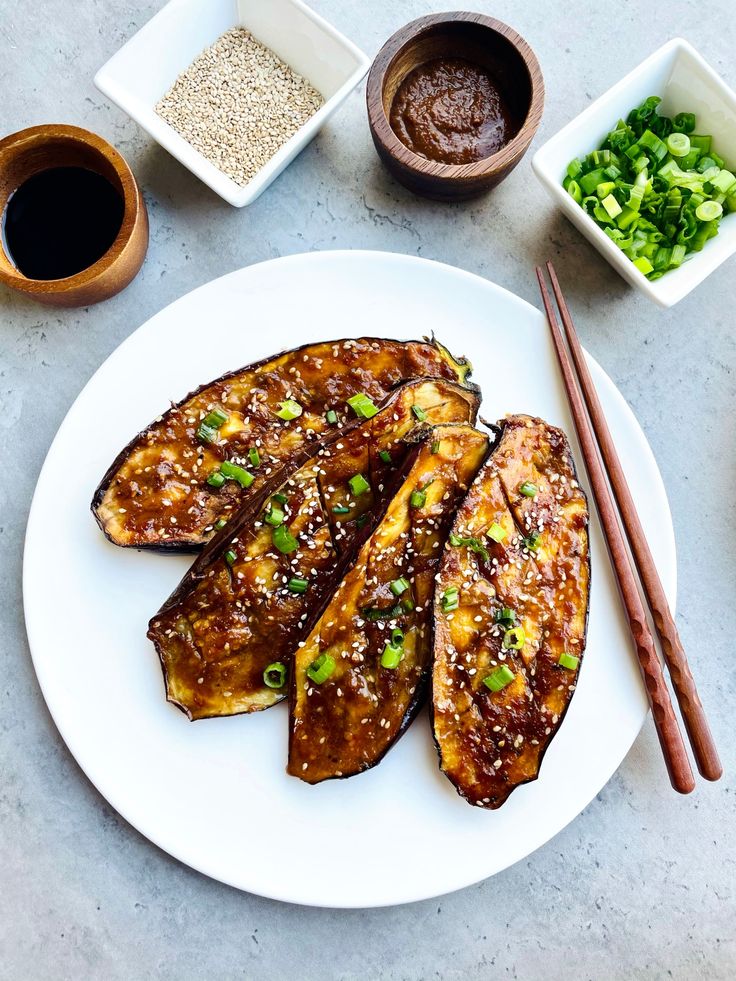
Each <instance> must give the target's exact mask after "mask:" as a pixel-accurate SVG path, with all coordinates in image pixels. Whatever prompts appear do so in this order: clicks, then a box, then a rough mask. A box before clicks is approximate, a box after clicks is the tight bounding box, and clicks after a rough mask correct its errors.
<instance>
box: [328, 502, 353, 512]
mask: <svg viewBox="0 0 736 981" xmlns="http://www.w3.org/2000/svg"><path fill="white" fill-rule="evenodd" d="M332 513H333V514H350V508H349V507H346V506H345V505H344V504H335V505H334V507H333V508H332Z"/></svg>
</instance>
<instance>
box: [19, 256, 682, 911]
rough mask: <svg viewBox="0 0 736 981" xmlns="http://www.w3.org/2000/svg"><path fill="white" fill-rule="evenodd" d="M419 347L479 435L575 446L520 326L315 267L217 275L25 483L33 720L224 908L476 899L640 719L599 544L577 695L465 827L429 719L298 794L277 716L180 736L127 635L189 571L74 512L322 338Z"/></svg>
mask: <svg viewBox="0 0 736 981" xmlns="http://www.w3.org/2000/svg"><path fill="white" fill-rule="evenodd" d="M432 331H434V332H435V333H436V335H437V337H438V338H439V339H440V340H442V341H443V342H444V343H445V344H447V345H449V347H450V348H451V349H452V350H453V351H454V352H455V353H456V354H466V355H467V356H468V357H469V358H470V359H471V361H472V362H473V364H474V366H475V371H474V376H473V377H474V378H475V380H476V381H477V382H479V383H480V385H481V386H482V388H483V394H484V401H483V407H482V410H481V411H482V415H483V417H484V418H486V419H490V420H494V419H497V418H499V417H501V416H502V415H504V414H505V413H507V412H529V413H533V414H537V415H540V416H542V417H543V418H545V419H547V420H548V421H549V422H551V423H554V424H555V425H558V426H562V428H563V429H564V430H565V431H566V432H567V433H568V434H569V435H570V436H571V437H572V432H573V427H572V423H571V419H570V417H569V413H568V409H567V405H566V402H565V396H564V391H563V388H562V385H561V381H560V377H559V373H558V370H557V367H556V364H555V361H554V357H553V351H552V347H551V343H550V340H549V338H548V331H547V328H546V325H545V322H544V320H543V317H542V315H541V313H540V312H539V311H538V310H536V309H534V308H533V307H531V306H530V305H529V304H528V303H525V302H524V301H523V300H520V299H519V298H518V297H516V296H513V295H512V294H511V293H508V292H506V291H505V290H503V289H501V288H500V287H498V286H495V285H493V283H489V282H487V281H486V280H484V279H481V278H479V277H478V276H474V275H471V274H469V273H465V272H461V271H460V270H458V269H453V268H451V267H449V266H445V265H440V264H439V263H435V262H428V261H426V260H424V259H415V258H410V257H407V256H399V255H392V254H385V253H378V252H327V253H325V252H322V253H311V254H308V255H295V256H290V257H288V258H283V259H276V260H273V261H271V262H265V263H262V264H261V265H257V266H251V267H249V268H247V269H241V270H240V271H239V272H234V273H232V274H231V275H229V276H224V277H223V278H222V279H218V280H215V281H214V282H212V283H209V284H208V285H206V286H203V287H201V288H200V289H197V290H195V291H194V292H193V293H189V294H188V295H187V296H184V297H182V298H181V299H180V300H177V301H176V302H175V303H172V304H171V306H169V307H167V308H166V309H165V310H162V311H161V313H159V314H157V315H156V316H155V317H153V318H152V319H151V320H149V321H148V323H146V324H144V325H143V326H142V327H140V328H139V329H138V330H137V331H136V332H135V333H134V334H132V335H131V336H130V337H129V338H128V339H127V340H126V341H125V342H124V343H123V344H121V346H120V347H119V348H118V349H117V350H116V351H115V352H114V353H113V354H112V355H111V356H110V357H109V358H108V360H107V361H106V362H105V363H104V364H103V365H102V367H101V368H100V369H99V371H98V372H97V373H96V375H95V376H94V377H93V378H92V380H91V381H90V382H89V384H88V385H87V386H86V388H85V389H84V391H83V392H82V393H81V395H80V396H79V398H78V399H77V401H76V402H75V403H74V405H73V406H72V408H71V409H70V410H69V413H68V415H67V417H66V419H65V420H64V422H63V424H62V426H61V428H60V429H59V432H58V434H57V436H56V439H55V440H54V443H53V445H52V447H51V449H50V450H49V454H48V457H47V459H46V463H45V465H44V467H43V470H42V472H41V476H40V477H39V481H38V486H37V488H36V493H35V497H34V500H33V506H32V509H31V515H30V519H29V523H28V532H27V536H26V547H25V563H24V574H23V587H24V596H25V613H26V623H27V628H28V636H29V640H30V645H31V650H32V652H33V661H34V664H35V668H36V672H37V674H38V678H39V681H40V683H41V687H42V689H43V694H44V697H45V698H46V702H47V704H48V706H49V709H50V710H51V713H52V715H53V717H54V721H55V722H56V725H57V726H58V728H59V731H60V732H61V735H62V736H63V738H64V740H65V741H66V743H67V745H68V746H69V749H70V750H71V752H72V753H73V754H74V756H75V757H76V759H77V761H78V762H79V764H80V766H81V767H82V769H83V770H84V771H85V773H86V774H87V776H88V777H89V778H90V780H91V781H92V782H93V783H94V784H95V786H96V787H97V788H98V789H99V790H100V792H101V793H102V794H103V795H104V796H105V797H106V798H107V800H108V801H109V802H110V803H111V804H112V806H113V807H115V808H116V809H117V810H118V811H119V812H120V814H122V815H123V817H124V818H126V819H127V820H128V821H129V822H130V823H131V824H132V825H134V826H135V827H136V828H138V830H139V831H141V832H142V833H143V834H144V835H146V837H148V838H149V839H150V840H151V841H153V842H155V843H156V844H157V845H159V846H160V847H161V848H163V849H165V850H166V851H167V852H169V853H170V854H171V855H174V856H176V857H177V858H178V859H180V860H181V861H182V862H186V863H187V864H188V865H190V866H192V867H193V868H195V869H199V870H200V871H201V872H204V873H205V874H207V875H209V876H212V877H214V878H216V879H221V880H222V881H223V882H227V883H230V884H232V885H233V886H237V887H238V888H240V889H246V890H249V891H251V892H255V893H259V894H261V895H263V896H269V897H273V898H276V899H282V900H288V901H290V902H295V903H305V904H310V905H315V906H335V907H360V906H382V905H390V904H394V903H404V902H410V901H412V900H418V899H425V898H428V897H431V896H437V895H440V894H442V893H445V892H449V891H451V890H453V889H459V888H460V887H462V886H467V885H469V884H471V883H474V882H477V881H479V880H480V879H483V878H485V877H487V876H489V875H493V874H494V873H495V872H498V871H500V870H501V869H504V868H506V867H507V866H509V865H511V864H512V863H513V862H516V861H518V860H519V859H521V858H523V857H524V856H526V855H528V854H529V853H530V852H532V851H533V850H534V849H535V848H538V847H539V846H540V845H542V844H544V842H546V841H548V840H549V839H550V838H551V837H552V836H553V835H555V834H557V832H558V831H560V829H561V828H563V827H564V826H565V825H566V824H567V823H568V822H569V821H571V820H572V819H573V818H574V817H575V816H576V815H577V814H578V813H579V812H580V811H581V810H582V809H583V808H584V807H585V806H586V804H588V803H589V802H590V801H591V800H592V799H593V798H594V797H595V795H596V794H597V793H598V791H599V790H600V789H601V787H602V786H603V785H604V784H605V783H606V781H607V780H608V779H609V778H610V776H611V775H612V774H613V772H614V771H615V769H616V767H617V766H618V765H619V763H620V762H621V760H622V759H623V758H624V756H625V754H626V752H627V750H628V749H629V747H630V746H631V744H632V742H633V740H634V738H635V737H636V734H637V733H638V731H639V729H640V727H641V724H642V722H643V720H644V718H645V716H646V711H647V703H646V699H645V695H644V692H643V687H642V684H641V681H640V678H639V674H638V669H637V667H636V664H635V660H634V657H633V654H632V652H631V645H630V641H629V637H628V635H627V630H626V626H625V622H624V619H623V614H622V611H621V608H620V602H619V598H618V593H617V590H616V586H615V583H614V580H613V578H612V574H611V570H610V566H609V562H608V558H607V555H606V551H605V546H604V543H603V540H602V537H601V532H600V528H599V526H598V524H597V521H594V522H593V525H592V562H593V577H592V582H593V586H592V594H591V603H590V629H589V633H588V646H587V654H586V659H585V663H584V666H583V669H582V672H581V677H580V684H579V687H578V690H577V693H576V695H575V698H574V699H573V701H572V705H571V707H570V710H569V712H568V714H567V716H566V718H565V722H564V725H563V726H562V728H561V729H560V732H559V734H558V735H557V737H556V738H555V740H554V742H553V743H552V746H551V748H550V750H549V752H548V753H547V755H546V757H545V760H544V765H543V767H542V772H541V776H540V778H539V780H537V781H536V782H535V783H531V784H528V785H526V786H524V787H521V788H520V789H519V790H517V791H516V792H515V793H514V794H513V795H512V796H511V798H510V799H509V801H508V802H507V803H506V804H504V806H503V807H502V808H501V809H500V810H498V811H483V810H480V809H479V808H473V807H470V806H468V804H466V803H465V802H464V801H463V800H461V799H460V797H458V796H457V794H456V793H455V791H454V789H453V788H452V786H451V785H450V783H449V782H448V781H447V780H446V779H445V778H444V777H443V776H442V774H441V773H440V771H439V768H438V765H437V757H436V753H435V749H434V746H433V744H432V740H431V737H430V732H429V726H428V723H427V716H426V714H421V715H420V717H419V718H418V719H417V720H416V722H415V723H414V725H413V726H412V727H411V729H410V730H409V732H408V733H407V735H406V736H405V737H404V738H403V739H402V740H401V741H400V742H399V743H398V744H397V745H396V746H395V747H394V749H393V750H392V751H391V752H390V753H389V754H388V756H387V757H386V759H385V760H384V761H383V762H382V763H381V765H380V766H378V767H376V768H375V769H373V770H369V771H368V772H367V773H363V774H361V775H360V776H357V777H353V778H352V779H350V780H335V781H330V782H328V783H325V784H322V785H320V786H316V787H310V786H308V785H307V784H304V783H301V781H299V780H296V779H294V778H293V777H289V776H287V775H286V772H285V770H284V766H285V762H286V746H287V713H286V706H285V705H283V704H282V705H278V706H276V707H275V708H273V709H271V710H270V711H268V712H261V713H258V714H256V715H253V716H240V717H236V718H231V719H211V720H207V721H200V722H195V723H191V722H188V721H187V719H186V718H185V716H184V715H183V714H182V713H181V712H180V711H178V710H177V709H176V708H174V707H173V706H172V705H169V704H167V702H166V701H165V699H164V689H163V682H162V678H161V671H160V668H159V664H158V658H157V657H156V655H155V652H154V650H153V646H152V645H151V644H150V643H149V642H148V640H147V639H146V627H147V623H148V620H149V618H150V617H151V616H152V615H153V614H154V613H155V612H156V610H157V609H158V607H159V606H160V604H161V603H162V601H163V600H164V599H166V597H167V596H168V595H169V593H170V592H171V591H172V589H173V588H174V586H175V585H176V584H177V582H178V581H179V579H180V578H181V576H182V575H183V574H184V572H185V570H186V569H187V566H188V564H189V562H190V561H191V559H189V558H187V557H186V556H165V555H156V554H154V553H144V552H135V551H128V550H124V549H119V548H115V547H114V546H112V545H110V544H109V543H108V542H107V541H105V539H104V538H103V536H102V534H101V532H100V531H99V530H98V528H97V526H96V524H95V522H94V520H93V518H92V515H91V514H90V510H89V502H90V500H91V498H92V494H93V491H94V489H95V486H96V484H97V482H98V481H99V479H100V477H101V476H102V474H103V473H104V471H105V469H106V468H107V466H108V464H109V463H110V461H111V460H112V459H113V457H114V456H115V455H116V454H117V452H118V450H119V449H120V447H121V446H123V445H124V444H125V443H126V442H127V440H128V439H130V438H131V437H132V436H133V435H134V434H135V433H136V432H138V431H139V430H140V429H142V428H144V427H145V426H146V424H147V423H148V422H149V421H150V420H151V419H152V418H154V417H155V416H156V415H157V414H158V413H160V412H161V411H162V409H164V408H165V407H166V405H167V403H168V401H169V400H176V399H179V398H181V397H182V396H183V395H184V394H185V393H186V392H187V391H189V390H191V389H193V388H194V387H195V386H197V385H199V384H200V383H201V382H203V381H206V380H208V379H211V378H216V377H217V376H218V375H220V374H222V373H223V372H225V371H228V370H230V369H232V368H234V367H237V366H239V365H245V364H248V363H249V362H251V361H255V360H258V359H259V358H262V357H264V356H265V355H268V354H271V353H272V352H276V351H279V350H281V349H283V348H291V347H294V346H296V345H299V344H304V343H306V342H309V341H318V340H322V339H325V338H339V337H358V336H360V335H362V334H368V335H380V336H386V337H398V338H410V337H414V338H416V337H420V336H422V335H423V334H429V333H431V332H432ZM590 366H591V370H592V372H593V378H594V381H595V383H596V385H597V388H598V391H599V393H600V398H601V401H602V403H603V407H604V410H605V412H606V416H607V418H608V422H609V425H610V428H611V431H612V433H613V436H614V439H615V440H616V444H617V446H618V447H619V451H620V454H621V457H622V462H623V465H624V469H625V470H626V474H627V477H628V479H629V482H630V486H631V490H632V493H633V495H634V499H635V501H636V503H637V507H638V508H639V509H640V516H641V519H642V522H643V524H644V528H645V530H646V532H647V535H648V537H649V541H650V543H651V545H652V549H653V551H654V557H655V559H656V561H657V564H658V566H659V568H660V570H661V573H662V576H663V580H664V584H665V589H666V592H667V595H668V598H669V600H670V603H671V604H673V605H674V599H675V546H674V537H673V532H672V522H671V518H670V512H669V507H668V504H667V498H666V495H665V491H664V487H663V486H662V481H661V478H660V475H659V472H658V470H657V466H656V464H655V462H654V458H653V456H652V453H651V451H650V449H649V446H648V445H647V442H646V440H645V438H644V435H643V434H642V432H641V430H640V429H639V426H638V424H637V422H636V420H635V418H634V416H633V415H632V413H631V410H630V409H629V408H628V406H627V405H626V403H625V402H624V400H623V398H622V397H621V395H620V394H619V393H618V391H617V390H616V388H615V387H614V386H613V383H612V382H611V381H610V379H609V378H608V377H607V375H606V374H605V373H604V372H603V371H602V370H601V368H599V367H598V365H597V364H595V362H593V361H592V360H591V361H590ZM572 443H573V449H574V453H575V457H576V459H577V461H578V463H579V464H580V454H579V451H578V448H577V444H576V442H575V440H574V439H573V440H572ZM580 469H581V475H582V476H583V481H584V482H585V478H584V474H583V473H582V468H581V467H580Z"/></svg>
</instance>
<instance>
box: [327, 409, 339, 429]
mask: <svg viewBox="0 0 736 981" xmlns="http://www.w3.org/2000/svg"><path fill="white" fill-rule="evenodd" d="M325 418H326V419H327V421H328V422H329V423H330V424H331V425H334V424H335V423H336V422H337V413H336V412H335V410H334V409H329V410H328V412H327V415H326V416H325Z"/></svg>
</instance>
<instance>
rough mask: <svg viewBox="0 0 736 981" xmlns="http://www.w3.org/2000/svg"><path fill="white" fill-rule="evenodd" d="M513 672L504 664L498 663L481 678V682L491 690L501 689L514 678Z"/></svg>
mask: <svg viewBox="0 0 736 981" xmlns="http://www.w3.org/2000/svg"><path fill="white" fill-rule="evenodd" d="M514 677H515V676H514V672H513V671H512V670H511V668H510V667H509V666H508V665H506V664H500V665H499V666H498V667H497V668H494V669H493V671H491V673H490V674H489V675H488V676H487V677H486V678H484V679H483V684H484V685H485V686H486V688H490V689H491V691H501V690H502V689H503V688H505V687H506V686H507V685H510V684H511V682H512V681H513V680H514Z"/></svg>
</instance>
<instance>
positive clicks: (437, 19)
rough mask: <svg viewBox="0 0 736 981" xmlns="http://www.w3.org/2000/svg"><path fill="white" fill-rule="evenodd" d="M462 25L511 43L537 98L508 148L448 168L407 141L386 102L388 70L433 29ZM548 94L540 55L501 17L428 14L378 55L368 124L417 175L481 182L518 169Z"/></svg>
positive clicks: (372, 73) (532, 99)
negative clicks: (508, 169) (516, 165)
mask: <svg viewBox="0 0 736 981" xmlns="http://www.w3.org/2000/svg"><path fill="white" fill-rule="evenodd" d="M459 23H466V24H472V25H474V26H475V27H476V28H480V29H482V30H484V31H492V32H493V33H494V34H498V35H500V36H501V37H503V39H504V40H506V41H508V42H509V43H510V44H511V46H512V47H513V48H514V50H515V51H516V53H517V54H518V55H519V56H520V57H521V60H522V61H523V63H524V67H525V68H526V70H527V72H528V74H529V83H530V88H531V96H530V99H529V107H528V109H527V112H526V116H525V117H524V122H523V123H522V125H521V127H520V128H519V132H518V133H517V134H516V136H514V138H513V139H512V140H510V141H509V142H508V143H507V144H506V145H505V146H503V147H501V149H500V150H497V151H496V153H492V154H491V155H490V156H488V157H482V158H481V159H480V160H474V161H472V162H471V163H465V164H446V163H442V162H441V161H437V160H430V159H428V158H427V157H422V156H420V155H419V154H418V153H414V151H413V150H410V149H409V147H407V146H406V145H405V144H404V143H402V142H401V140H400V139H399V138H398V136H397V135H396V133H395V132H394V130H393V128H392V126H391V123H390V122H389V119H388V117H387V115H386V110H385V107H384V104H383V88H384V83H385V79H386V73H387V70H388V68H389V66H390V65H391V63H392V62H393V60H394V58H395V57H396V55H397V54H398V53H399V51H400V50H401V49H402V48H404V47H406V46H407V45H410V44H412V43H414V42H415V41H417V40H418V39H419V38H420V37H421V36H422V35H423V34H424V33H426V32H427V31H429V30H430V29H436V28H438V27H442V26H443V25H450V24H459ZM544 96H545V88H544V77H543V75H542V69H541V67H540V65H539V61H538V59H537V56H536V55H535V54H534V51H533V50H532V48H531V46H530V45H529V43H528V42H527V41H526V40H525V39H524V38H523V37H522V36H521V34H519V33H518V32H517V31H515V30H514V28H513V27H510V26H509V25H508V24H506V23H504V22H503V21H500V20H497V19H496V18H495V17H489V16H487V15H486V14H479V13H472V12H470V11H464V10H457V11H449V12H446V13H439V14H425V15H424V16H422V17H417V18H416V19H415V20H412V21H409V23H408V24H405V25H404V26H403V27H400V28H399V29H398V30H397V31H395V32H394V33H393V34H392V35H391V37H390V38H389V39H388V40H387V41H386V42H385V44H383V45H382V47H381V48H380V50H379V51H378V54H377V55H376V57H375V58H374V60H373V64H372V66H371V70H370V72H369V74H368V80H367V83H366V103H367V108H368V121H369V124H370V128H371V133H372V134H373V136H374V138H375V139H376V140H378V141H379V142H380V144H381V146H382V148H383V149H384V150H385V151H386V152H387V153H389V154H390V155H391V156H392V157H393V158H394V159H396V160H397V161H398V162H399V163H401V164H403V165H404V166H405V167H407V168H409V169H410V170H411V171H412V172H413V173H415V174H418V175H421V176H427V177H432V178H435V179H437V178H440V179H442V178H446V179H449V180H452V179H457V178H465V179H467V178H478V177H483V176H487V175H489V174H492V173H495V172H497V171H500V170H504V169H505V168H506V167H507V166H510V165H512V164H513V163H514V162H515V161H517V160H518V158H519V156H520V155H521V154H523V153H524V151H525V150H526V148H527V147H528V146H529V144H530V143H531V141H532V139H533V138H534V134H535V133H536V132H537V129H538V128H539V124H540V123H541V121H542V112H543V110H544Z"/></svg>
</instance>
